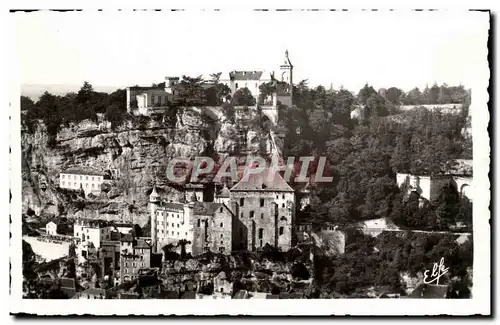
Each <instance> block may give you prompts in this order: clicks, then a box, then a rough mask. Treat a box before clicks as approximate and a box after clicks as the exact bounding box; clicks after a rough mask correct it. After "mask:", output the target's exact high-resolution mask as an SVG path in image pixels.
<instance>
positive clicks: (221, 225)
mask: <svg viewBox="0 0 500 325" xmlns="http://www.w3.org/2000/svg"><path fill="white" fill-rule="evenodd" d="M220 227H221V228H222V227H224V224H223V223H222V222H221V223H220ZM221 236H222V235H221Z"/></svg>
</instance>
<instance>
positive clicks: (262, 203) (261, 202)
mask: <svg viewBox="0 0 500 325" xmlns="http://www.w3.org/2000/svg"><path fill="white" fill-rule="evenodd" d="M260 206H261V207H263V206H264V199H260Z"/></svg>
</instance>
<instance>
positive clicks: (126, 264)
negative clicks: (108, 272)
mask: <svg viewBox="0 0 500 325" xmlns="http://www.w3.org/2000/svg"><path fill="white" fill-rule="evenodd" d="M127 266H128V263H127V262H125V267H127ZM125 272H127V271H125Z"/></svg>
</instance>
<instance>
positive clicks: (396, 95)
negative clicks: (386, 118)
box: [385, 87, 403, 104]
mask: <svg viewBox="0 0 500 325" xmlns="http://www.w3.org/2000/svg"><path fill="white" fill-rule="evenodd" d="M402 94H403V91H402V90H401V89H399V88H396V87H391V88H389V89H387V92H386V97H385V98H386V99H387V100H388V101H389V102H391V103H393V104H399V101H400V99H401V95H402Z"/></svg>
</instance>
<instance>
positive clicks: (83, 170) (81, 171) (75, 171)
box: [61, 167, 104, 176]
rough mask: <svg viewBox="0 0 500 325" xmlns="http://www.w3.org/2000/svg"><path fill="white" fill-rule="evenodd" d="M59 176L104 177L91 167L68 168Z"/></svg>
mask: <svg viewBox="0 0 500 325" xmlns="http://www.w3.org/2000/svg"><path fill="white" fill-rule="evenodd" d="M61 174H72V175H90V176H104V173H103V172H101V171H99V170H97V169H95V168H92V167H70V168H68V169H66V170H64V171H62V172H61Z"/></svg>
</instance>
